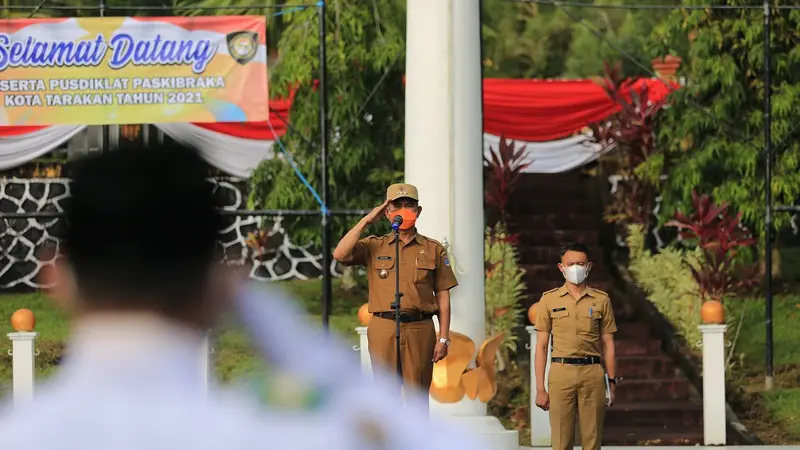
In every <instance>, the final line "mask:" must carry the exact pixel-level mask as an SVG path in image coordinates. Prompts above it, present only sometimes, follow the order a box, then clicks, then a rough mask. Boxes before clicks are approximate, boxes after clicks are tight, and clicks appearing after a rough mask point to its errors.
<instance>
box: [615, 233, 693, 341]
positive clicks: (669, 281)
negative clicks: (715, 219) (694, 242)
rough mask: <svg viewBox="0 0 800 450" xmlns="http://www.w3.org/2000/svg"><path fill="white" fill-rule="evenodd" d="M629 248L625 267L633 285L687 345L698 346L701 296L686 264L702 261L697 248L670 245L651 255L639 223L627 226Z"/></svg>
mask: <svg viewBox="0 0 800 450" xmlns="http://www.w3.org/2000/svg"><path fill="white" fill-rule="evenodd" d="M626 241H627V244H628V249H629V251H630V262H629V263H628V269H629V270H630V272H631V275H632V276H633V278H634V280H635V281H636V284H637V285H638V286H639V287H640V288H641V289H642V290H643V291H644V292H645V294H647V298H648V300H650V301H651V302H652V303H653V304H654V305H655V306H656V308H657V309H658V311H659V312H660V313H661V314H662V315H664V317H666V318H667V320H669V321H670V322H672V324H673V325H674V326H675V328H676V329H677V331H678V332H679V333H680V334H681V335H682V336H683V338H684V339H685V340H686V342H687V344H689V346H690V347H691V348H692V349H693V350H697V349H699V348H700V344H701V340H702V338H701V336H700V330H699V329H698V326H699V325H700V324H701V323H702V321H701V319H700V307H701V304H702V302H701V296H700V289H699V288H698V286H697V283H696V282H695V280H694V278H693V277H692V271H691V269H690V268H689V265H691V266H694V267H698V266H699V265H700V264H701V263H702V261H701V259H702V257H701V255H700V253H699V251H688V250H681V249H678V248H675V247H674V246H672V245H670V246H668V247H666V248H664V249H663V250H661V252H660V253H656V254H653V253H652V252H651V251H650V250H648V249H647V248H646V247H645V234H644V230H643V228H642V226H641V225H638V224H633V225H629V226H628V238H627V239H626Z"/></svg>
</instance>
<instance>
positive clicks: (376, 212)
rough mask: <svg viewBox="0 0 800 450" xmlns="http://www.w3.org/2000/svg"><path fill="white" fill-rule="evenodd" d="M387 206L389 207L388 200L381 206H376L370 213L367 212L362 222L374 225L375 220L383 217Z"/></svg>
mask: <svg viewBox="0 0 800 450" xmlns="http://www.w3.org/2000/svg"><path fill="white" fill-rule="evenodd" d="M387 206H389V200H386V201H385V202H383V203H382V204H381V205H379V206H376V207H375V208H374V209H373V210H372V211H370V212H369V214H367V215H366V216H364V218H363V219H362V220H364V221H365V222H367V223H369V224H372V223H375V221H376V220H378V219H380V218H381V216H383V214H384V211H386V207H387Z"/></svg>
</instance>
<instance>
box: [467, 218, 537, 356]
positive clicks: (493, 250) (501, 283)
mask: <svg viewBox="0 0 800 450" xmlns="http://www.w3.org/2000/svg"><path fill="white" fill-rule="evenodd" d="M508 238H509V236H508V232H507V231H506V229H505V226H503V225H502V224H497V225H495V226H494V228H487V229H486V239H485V241H484V245H485V247H484V258H485V261H486V282H485V286H486V335H487V336H495V335H498V334H500V333H503V334H504V335H505V337H504V339H503V345H502V346H501V347H500V352H499V353H500V355H499V358H498V359H499V364H500V366H501V367H504V366H505V365H506V364H507V363H508V360H509V359H508V358H509V355H510V354H512V353H514V351H515V350H516V348H517V336H516V335H515V333H514V328H515V327H516V326H517V325H518V324H519V321H520V319H521V318H522V313H523V308H522V307H521V306H520V301H521V300H522V299H523V298H524V297H525V289H526V286H525V282H524V281H523V280H522V276H523V275H524V274H525V271H524V270H522V269H521V268H520V267H519V262H518V261H519V259H518V256H517V250H516V249H515V248H514V245H513V244H512V242H510V241H509V239H508ZM476 344H477V345H480V343H479V342H476Z"/></svg>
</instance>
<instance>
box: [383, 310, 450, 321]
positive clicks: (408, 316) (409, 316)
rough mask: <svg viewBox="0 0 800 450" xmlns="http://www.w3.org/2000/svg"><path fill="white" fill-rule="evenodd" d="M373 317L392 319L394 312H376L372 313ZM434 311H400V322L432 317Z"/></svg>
mask: <svg viewBox="0 0 800 450" xmlns="http://www.w3.org/2000/svg"><path fill="white" fill-rule="evenodd" d="M372 315H373V316H375V317H380V318H381V319H386V320H394V312H393V311H388V312H376V313H372ZM435 315H436V314H435V313H424V312H401V313H400V322H403V323H410V322H422V321H423V320H428V319H432V318H433V316H435Z"/></svg>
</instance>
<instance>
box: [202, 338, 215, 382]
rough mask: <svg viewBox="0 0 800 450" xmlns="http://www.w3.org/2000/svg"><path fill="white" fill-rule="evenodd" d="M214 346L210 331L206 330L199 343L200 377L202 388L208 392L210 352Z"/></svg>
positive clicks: (211, 365) (210, 376) (210, 370)
mask: <svg viewBox="0 0 800 450" xmlns="http://www.w3.org/2000/svg"><path fill="white" fill-rule="evenodd" d="M213 352H214V348H213V347H212V346H211V331H210V330H209V331H207V332H206V335H205V337H204V338H203V342H202V344H201V345H200V355H199V356H200V377H201V380H202V381H201V383H202V384H203V390H204V391H205V392H208V385H209V381H210V380H211V378H212V370H213V359H212V358H211V354H212V353H213Z"/></svg>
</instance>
